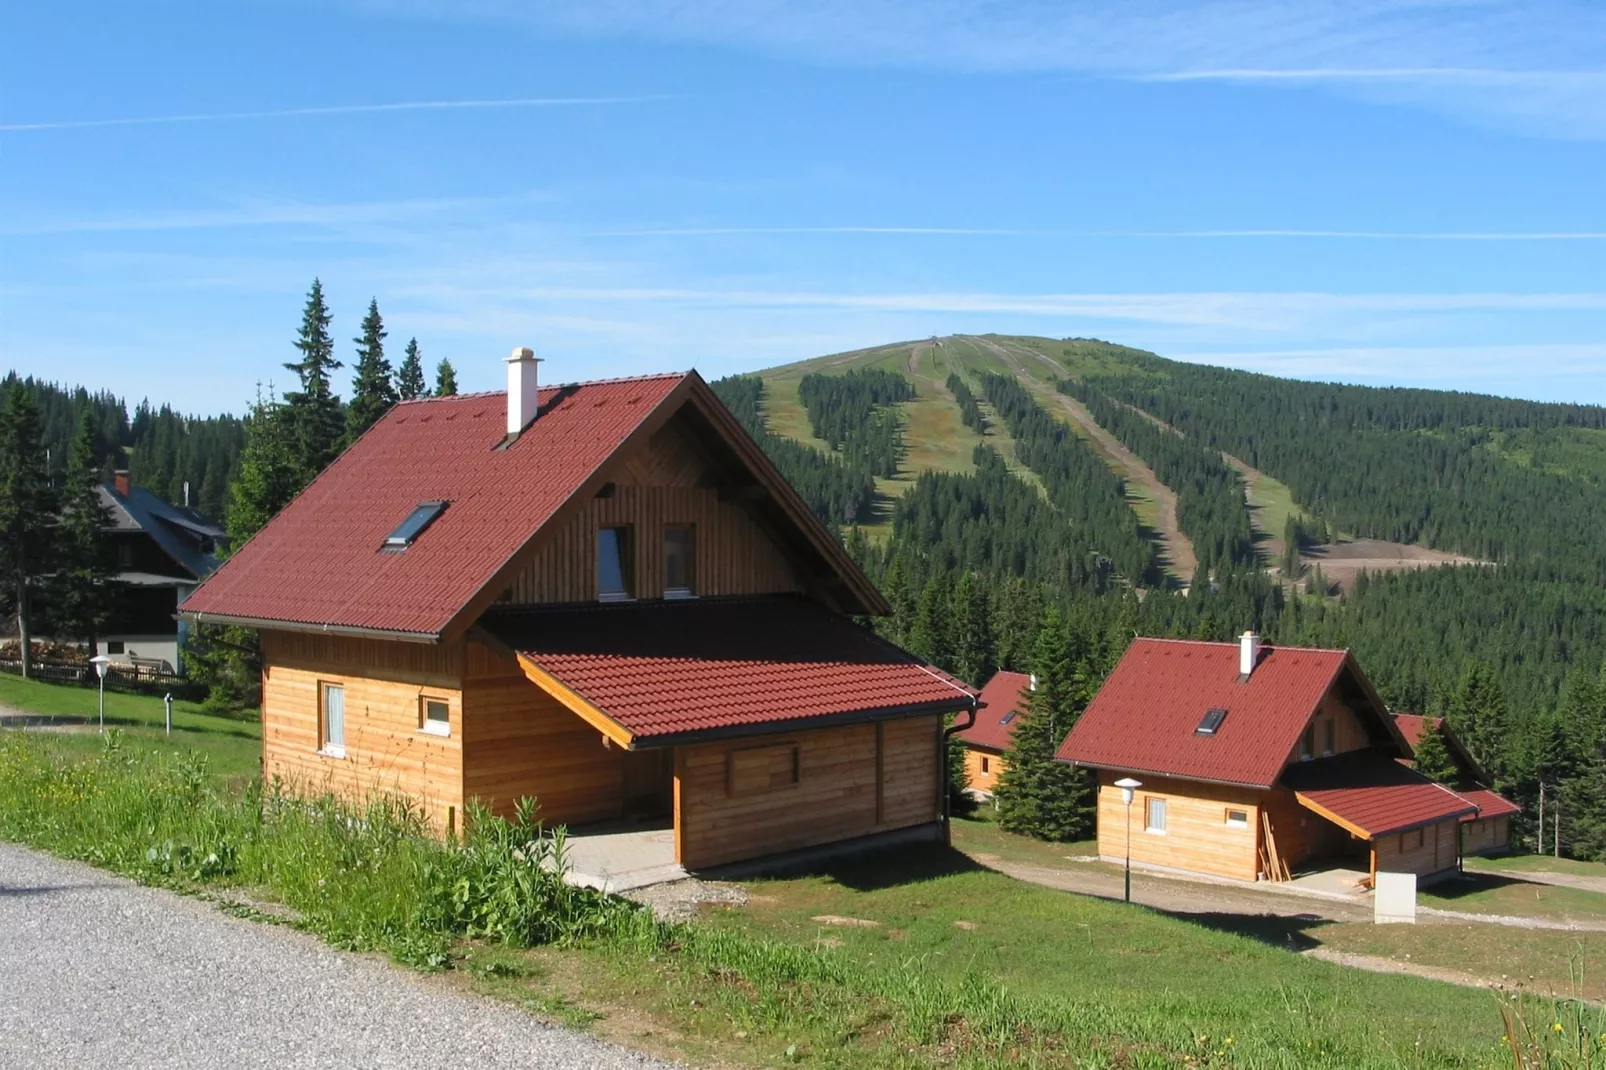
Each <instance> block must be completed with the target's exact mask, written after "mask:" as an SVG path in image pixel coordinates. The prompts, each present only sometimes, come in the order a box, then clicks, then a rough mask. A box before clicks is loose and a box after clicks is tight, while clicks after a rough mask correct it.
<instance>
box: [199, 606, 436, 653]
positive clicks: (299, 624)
mask: <svg viewBox="0 0 1606 1070" xmlns="http://www.w3.org/2000/svg"><path fill="white" fill-rule="evenodd" d="M178 617H179V619H180V620H187V621H189V622H190V623H191V624H219V625H227V626H230V627H234V628H256V629H259V630H262V631H274V632H304V633H307V634H310V635H341V636H348V637H350V638H354V639H389V640H393V641H396V642H402V643H430V644H434V643H439V642H440V641H441V637H440V636H439V635H438V634H436V633H434V632H404V631H397V630H395V629H392V628H362V627H358V626H356V625H351V624H316V623H313V622H310V621H292V620H273V619H271V618H268V617H236V616H232V615H230V614H227V613H201V612H197V611H194V610H182V609H181V610H179V612H178Z"/></svg>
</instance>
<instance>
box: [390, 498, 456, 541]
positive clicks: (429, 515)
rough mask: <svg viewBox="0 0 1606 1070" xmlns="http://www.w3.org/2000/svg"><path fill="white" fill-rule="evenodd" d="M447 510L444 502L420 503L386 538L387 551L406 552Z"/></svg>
mask: <svg viewBox="0 0 1606 1070" xmlns="http://www.w3.org/2000/svg"><path fill="white" fill-rule="evenodd" d="M445 508H446V503H445V502H443V501H436V502H419V503H418V505H417V507H416V508H414V509H413V511H412V512H410V513H408V514H407V516H406V517H405V518H404V519H403V520H402V522H401V523H400V524H397V525H396V527H395V529H394V530H392V531H391V533H390V534H389V535H386V536H385V549H387V550H405V549H407V547H409V546H411V545H412V544H413V542H414V541H415V540H417V538H418V537H419V536H420V535H422V534H423V533H424V529H425V528H427V527H429V526H430V525H431V524H433V523H434V522H435V518H436V517H438V516H440V515H441V511H442V510H443V509H445Z"/></svg>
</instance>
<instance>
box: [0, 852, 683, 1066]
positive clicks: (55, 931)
mask: <svg viewBox="0 0 1606 1070" xmlns="http://www.w3.org/2000/svg"><path fill="white" fill-rule="evenodd" d="M670 1065H671V1064H668V1063H663V1062H659V1061H657V1060H654V1059H650V1058H647V1057H646V1056H643V1055H638V1054H636V1053H634V1052H630V1051H627V1050H625V1049H622V1048H618V1047H615V1046H612V1045H609V1044H605V1043H602V1042H601V1041H598V1040H595V1039H593V1038H591V1037H588V1036H585V1035H583V1034H580V1033H573V1032H570V1031H568V1030H564V1029H558V1028H553V1027H550V1026H544V1025H541V1024H539V1023H537V1022H535V1021H533V1020H532V1019H530V1018H529V1017H527V1016H525V1015H524V1014H523V1013H521V1012H519V1011H517V1010H514V1009H512V1008H510V1007H506V1006H503V1005H501V1004H498V1003H495V1002H493V1001H491V1000H486V999H481V998H478V997H475V996H471V995H466V994H463V993H460V992H456V991H452V990H449V989H448V988H447V986H446V985H445V984H443V983H441V982H440V981H439V980H438V979H431V978H428V977H424V976H421V975H417V974H412V973H409V972H408V971H406V970H402V969H400V968H397V967H394V966H391V965H389V964H387V963H385V962H383V961H379V960H377V959H375V958H374V957H371V956H360V955H352V954H346V953H342V952H338V951H334V950H331V949H330V948H328V947H326V946H325V945H323V944H322V943H320V942H319V941H317V940H316V939H314V938H313V937H310V936H307V935H305V934H303V933H298V932H294V931H291V930H288V929H284V928H280V927H277V926H270V925H263V924H260V923H257V922H251V921H244V920H240V919H237V918H231V917H229V916H227V915H225V914H222V913H220V912H219V911H218V910H217V909H215V908H214V907H212V906H210V905H208V904H206V903H203V902H200V901H197V900H194V899H188V898H185V897H183V896H179V895H174V894H172V893H171V892H166V891H162V890H160V889H154V888H141V887H139V886H138V885H135V884H132V883H130V882H128V881H126V880H123V879H121V878H119V877H114V876H110V875H108V874H106V873H103V872H101V871H99V870H96V869H92V868H90V867H88V866H84V865H79V864H78V863H74V862H64V861H61V860H59V859H56V858H51V857H49V856H48V855H43V854H39V853H37V852H35V851H31V850H28V849H26V848H22V847H17V846H15V845H13V844H6V843H0V1067H5V1068H7V1070H22V1068H25V1067H75V1068H82V1070H98V1068H103V1067H115V1068H116V1070H140V1068H144V1067H163V1068H167V1067H174V1068H187V1067H226V1068H228V1070H245V1068H249V1067H275V1068H281V1067H298V1068H299V1067H341V1068H345V1067H361V1068H365V1070H366V1068H370V1067H372V1068H376V1070H377V1068H387V1070H388V1068H393V1067H397V1068H399V1067H421V1068H422V1067H427V1068H429V1070H450V1068H455V1067H473V1068H474V1070H496V1068H500V1067H539V1068H543V1070H544V1068H556V1067H564V1068H567V1067H586V1068H589V1067H598V1068H604V1070H608V1068H614V1067H632V1068H642V1067H668V1066H670Z"/></svg>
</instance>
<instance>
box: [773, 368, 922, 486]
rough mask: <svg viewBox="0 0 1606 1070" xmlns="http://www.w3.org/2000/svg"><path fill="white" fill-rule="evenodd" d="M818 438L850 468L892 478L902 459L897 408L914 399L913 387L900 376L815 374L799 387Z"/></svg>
mask: <svg viewBox="0 0 1606 1070" xmlns="http://www.w3.org/2000/svg"><path fill="white" fill-rule="evenodd" d="M797 396H798V400H799V401H801V402H803V408H804V410H805V411H806V412H807V413H808V417H809V427H810V428H811V429H812V430H813V431H814V437H815V438H818V439H822V440H823V441H824V442H825V444H826V445H828V446H830V447H831V449H833V450H835V451H836V452H837V453H839V454H841V456H842V459H843V462H844V463H846V464H847V466H848V467H849V468H858V469H863V470H864V471H866V472H869V473H870V475H872V476H877V477H880V478H882V479H891V478H892V477H893V476H895V475H897V474H898V464H899V462H900V461H902V460H903V453H904V446H903V418H902V416H901V414H900V413H899V412H898V410H896V409H894V408H893V407H892V406H894V405H896V404H898V403H900V402H904V401H913V400H914V396H915V391H914V387H913V386H912V385H911V384H910V382H909V380H907V379H905V378H904V377H903V376H901V375H899V374H898V373H897V372H891V371H887V370H886V369H884V368H860V369H855V370H853V371H849V372H846V373H844V374H842V375H823V374H821V373H819V372H813V373H811V374H809V375H805V376H804V377H803V378H802V379H801V380H800V381H799V382H798V384H797Z"/></svg>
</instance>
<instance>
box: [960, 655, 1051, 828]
mask: <svg viewBox="0 0 1606 1070" xmlns="http://www.w3.org/2000/svg"><path fill="white" fill-rule="evenodd" d="M1035 687H1036V681H1035V678H1034V677H1032V676H1029V675H1027V674H1026V673H1023V672H996V673H994V674H993V678H992V679H991V680H988V681H987V683H986V685H985V686H983V687H982V689H981V709H979V710H977V711H976V720H975V722H974V723H973V724H971V725H970V726H969V727H968V728H962V729H960V730H959V731H958V732H955V733H954V738H955V739H957V740H959V742H960V743H962V744H963V745H964V748H965V787H966V789H967V790H968V791H969V792H970V793H971V794H972V795H974V796H976V797H977V798H979V799H987V798H991V797H992V794H993V789H994V788H996V787H997V786H998V778H999V776H1000V775H1002V774H1003V772H1004V767H1005V761H1006V759H1005V758H1004V752H1005V751H1007V750H1008V749H1009V744H1010V741H1011V740H1013V739H1014V737H1015V724H1016V722H1017V721H1019V720H1020V715H1021V713H1022V712H1024V711H1025V709H1026V698H1027V695H1029V694H1030V693H1031V692H1032V691H1033V690H1035Z"/></svg>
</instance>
